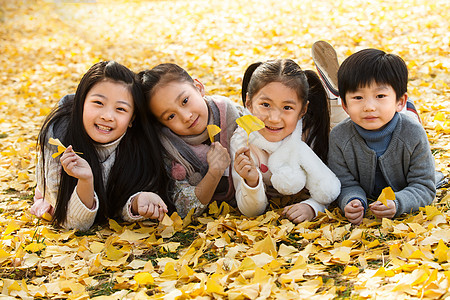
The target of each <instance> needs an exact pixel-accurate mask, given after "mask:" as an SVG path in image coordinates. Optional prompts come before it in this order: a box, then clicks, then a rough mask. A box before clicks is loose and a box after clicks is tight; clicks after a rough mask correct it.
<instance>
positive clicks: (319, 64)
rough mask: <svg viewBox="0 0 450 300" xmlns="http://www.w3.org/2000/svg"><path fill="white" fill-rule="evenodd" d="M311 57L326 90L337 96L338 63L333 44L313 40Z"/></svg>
mask: <svg viewBox="0 0 450 300" xmlns="http://www.w3.org/2000/svg"><path fill="white" fill-rule="evenodd" d="M312 58H313V61H314V63H315V65H316V68H317V70H318V71H319V75H320V77H321V78H322V80H323V82H324V83H325V84H326V86H327V88H328V90H329V91H330V92H331V93H332V94H333V95H335V96H336V97H339V91H338V85H337V83H338V80H337V73H338V70H339V63H338V60H337V54H336V51H335V50H334V48H333V46H331V45H330V44H329V43H327V42H325V41H317V42H315V43H314V44H313V46H312Z"/></svg>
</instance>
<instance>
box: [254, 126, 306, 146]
mask: <svg viewBox="0 0 450 300" xmlns="http://www.w3.org/2000/svg"><path fill="white" fill-rule="evenodd" d="M301 140H302V120H298V122H297V126H296V127H295V130H294V132H292V133H291V134H290V135H288V136H287V137H285V138H284V139H283V140H281V141H279V142H269V141H268V140H266V139H265V138H264V137H263V136H262V134H261V133H259V132H258V131H253V132H252V133H251V134H250V138H249V143H250V144H252V145H255V146H257V147H258V148H260V149H263V150H264V151H266V152H267V153H269V154H272V153H273V152H275V151H276V150H277V149H278V148H280V147H281V146H286V145H290V144H295V142H298V141H301Z"/></svg>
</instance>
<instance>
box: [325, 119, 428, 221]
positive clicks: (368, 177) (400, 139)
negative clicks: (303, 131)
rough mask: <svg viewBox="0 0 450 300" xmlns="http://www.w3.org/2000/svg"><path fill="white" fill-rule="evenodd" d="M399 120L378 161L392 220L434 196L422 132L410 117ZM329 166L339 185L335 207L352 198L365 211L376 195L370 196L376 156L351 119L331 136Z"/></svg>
mask: <svg viewBox="0 0 450 300" xmlns="http://www.w3.org/2000/svg"><path fill="white" fill-rule="evenodd" d="M399 117H400V119H399V121H398V124H397V126H396V128H395V130H394V132H393V134H392V139H391V141H390V143H389V145H388V147H387V149H386V152H385V153H384V154H383V155H381V156H380V157H379V164H380V168H381V171H382V173H383V176H384V177H385V179H386V182H387V184H388V185H389V186H390V187H391V188H392V189H393V190H394V192H395V198H396V200H395V204H396V207H397V213H396V215H395V216H399V215H401V214H403V213H410V212H413V211H416V210H418V209H419V207H424V206H426V205H429V204H430V203H431V202H432V201H433V199H434V197H435V195H436V188H435V183H434V176H435V175H434V174H435V173H434V169H435V163H434V158H433V156H432V154H431V150H430V146H429V144H428V139H427V135H426V133H425V130H424V129H423V128H422V126H421V125H420V124H418V123H417V122H414V121H413V120H411V119H409V117H407V116H403V115H402V114H399ZM328 164H329V167H330V169H331V170H332V171H333V172H334V173H335V174H336V175H337V176H338V178H339V180H340V181H341V194H340V195H339V197H338V199H337V203H338V205H339V207H340V208H341V209H342V210H344V207H345V206H346V205H347V203H348V202H349V201H350V200H351V199H354V198H359V199H362V201H364V203H363V204H364V206H365V207H367V204H368V203H367V198H375V199H376V197H377V196H378V195H374V193H373V192H374V183H375V170H376V164H377V156H376V153H375V151H374V150H372V149H370V148H369V147H368V146H367V144H366V142H365V141H364V139H363V138H362V137H361V136H360V135H359V133H358V132H357V131H356V129H355V125H354V123H353V122H352V121H351V119H350V118H348V119H347V120H345V121H343V122H341V123H340V124H339V125H337V126H336V127H335V128H333V130H332V131H331V133H330V150H329V153H328Z"/></svg>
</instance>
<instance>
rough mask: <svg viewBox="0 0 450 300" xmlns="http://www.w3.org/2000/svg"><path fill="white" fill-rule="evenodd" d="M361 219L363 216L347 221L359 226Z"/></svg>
mask: <svg viewBox="0 0 450 300" xmlns="http://www.w3.org/2000/svg"><path fill="white" fill-rule="evenodd" d="M363 218H364V215H361V216H359V217H357V218H356V219H353V220H350V219H349V221H350V222H351V223H352V224H355V225H359V224H361V222H362V220H363Z"/></svg>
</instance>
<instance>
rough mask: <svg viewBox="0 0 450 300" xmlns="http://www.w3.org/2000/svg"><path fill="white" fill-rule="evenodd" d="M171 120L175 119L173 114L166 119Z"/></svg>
mask: <svg viewBox="0 0 450 300" xmlns="http://www.w3.org/2000/svg"><path fill="white" fill-rule="evenodd" d="M173 118H175V114H171V115H170V116H168V117H167V121H170V120H172V119H173Z"/></svg>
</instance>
